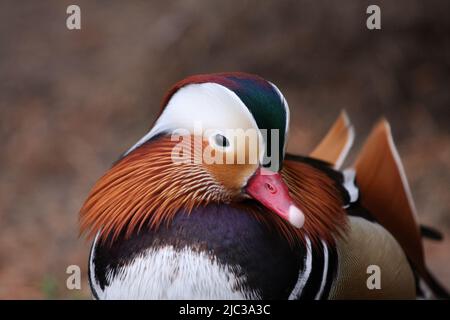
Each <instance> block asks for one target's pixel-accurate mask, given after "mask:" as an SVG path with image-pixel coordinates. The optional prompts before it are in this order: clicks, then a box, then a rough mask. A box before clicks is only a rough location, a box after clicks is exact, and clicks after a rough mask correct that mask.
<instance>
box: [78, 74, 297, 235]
mask: <svg viewBox="0 0 450 320" xmlns="http://www.w3.org/2000/svg"><path fill="white" fill-rule="evenodd" d="M288 130H289V108H288V104H287V103H286V100H285V99H284V97H283V95H282V94H281V92H280V91H279V90H278V89H277V87H276V86H275V85H273V84H272V83H270V82H268V81H266V80H264V79H262V78H260V77H258V76H254V75H249V74H244V73H221V74H212V75H197V76H193V77H189V78H187V79H185V80H182V81H180V82H179V83H177V84H176V85H175V86H174V87H172V89H171V90H170V91H169V92H168V93H167V94H166V96H165V98H164V99H163V102H162V111H161V114H160V115H159V117H158V119H157V121H156V122H155V123H154V125H153V127H152V128H151V130H150V131H149V132H148V133H147V134H146V135H145V136H144V137H143V138H142V139H140V140H139V141H138V142H137V143H136V144H135V145H134V146H132V147H131V148H130V149H129V150H128V151H127V152H126V153H125V154H124V155H123V156H122V157H121V159H119V161H117V162H116V164H115V165H114V166H113V167H112V168H111V169H110V170H109V171H108V172H107V173H106V174H105V175H104V176H103V177H102V178H101V179H100V180H99V181H98V182H97V184H96V185H95V186H94V188H93V190H92V191H91V194H90V196H89V198H88V200H87V201H86V203H85V204H84V206H83V208H82V209H81V226H82V230H86V229H90V230H91V232H92V233H97V232H99V231H101V233H102V234H105V235H107V234H111V233H112V234H114V235H115V236H117V235H118V234H119V233H120V232H122V231H123V230H124V229H127V230H128V232H131V231H132V230H133V229H134V228H136V227H137V228H141V227H142V226H144V225H145V224H146V223H149V224H151V225H158V224H160V223H161V222H163V221H166V222H169V221H170V219H171V218H172V217H173V215H174V214H175V213H176V212H177V211H178V210H180V209H182V208H183V209H187V210H188V211H189V210H191V209H192V208H194V207H196V206H199V205H206V204H208V203H212V202H215V203H227V204H239V203H240V202H243V201H248V199H254V200H256V202H258V205H259V206H262V207H265V208H266V209H268V210H266V211H268V212H270V214H274V215H277V216H279V217H281V218H282V219H284V221H285V222H287V223H289V224H290V225H292V226H294V227H295V228H301V227H302V226H303V224H304V220H305V216H304V214H303V212H302V210H301V209H300V208H299V206H298V204H296V203H294V201H293V199H292V198H291V196H290V194H289V190H288V187H287V186H286V184H285V182H284V181H283V179H282V177H281V175H280V170H281V168H282V163H283V158H284V154H285V149H286V140H287V134H288Z"/></svg>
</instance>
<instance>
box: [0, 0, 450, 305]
mask: <svg viewBox="0 0 450 320" xmlns="http://www.w3.org/2000/svg"><path fill="white" fill-rule="evenodd" d="M73 3H76V4H78V5H79V6H80V7H81V11H82V30H81V31H69V30H67V28H66V22H65V21H66V18H67V15H66V8H67V6H68V5H69V4H73ZM369 4H378V5H379V6H380V7H381V13H382V30H379V31H369V30H368V29H367V28H366V18H367V14H366V13H365V11H366V8H367V6H368V5H369ZM449 6H450V2H449V1H446V0H443V1H436V0H433V1H432V0H427V1H418V0H402V1H400V0H397V1H370V2H366V1H358V0H355V1H313V0H311V1H299V0H295V1H247V0H239V1H214V0H204V1H200V0H182V1H181V0H180V1H127V2H125V1H84V0H77V1H70V2H67V1H46V2H43V1H25V0H24V1H4V0H2V1H1V2H0V138H1V152H0V298H24V299H25V298H38V299H40V298H89V297H90V294H89V288H88V285H87V275H86V270H87V257H88V250H89V243H88V242H86V241H85V240H84V239H82V238H79V237H78V225H77V223H78V216H77V215H78V210H79V209H80V207H81V205H82V202H83V200H84V199H85V197H86V195H87V193H88V191H89V189H90V188H91V187H92V185H93V183H94V182H95V181H96V179H97V178H99V177H100V176H101V175H102V173H103V172H104V171H105V170H107V169H108V168H109V166H110V165H111V163H112V162H113V161H114V160H115V159H116V158H117V157H118V155H119V154H120V153H121V152H123V151H125V150H126V149H127V148H128V147H129V146H131V145H132V144H133V143H134V142H135V141H137V140H138V139H139V138H140V137H141V136H142V135H143V134H144V133H145V132H146V131H147V130H148V129H149V127H150V125H151V124H152V122H153V121H154V119H155V117H156V115H157V113H158V110H159V103H160V100H161V98H162V96H163V94H164V92H165V91H166V90H167V89H168V87H169V86H170V85H171V84H173V83H174V82H176V81H177V80H179V79H181V78H183V77H185V76H188V75H191V74H196V73H209V72H219V71H238V70H239V71H246V72H251V73H256V74H259V75H261V76H263V77H265V78H266V79H269V80H271V81H272V82H274V83H276V84H277V86H278V87H279V88H280V89H281V90H282V91H283V93H284V95H285V96H286V98H287V100H288V102H289V105H290V107H291V114H292V126H291V138H290V142H289V150H290V151H292V152H297V153H308V152H309V151H311V150H312V148H313V147H314V145H315V144H316V143H317V142H318V141H319V140H320V138H321V137H322V136H323V134H324V133H325V132H326V130H327V128H328V127H329V126H330V125H331V123H332V122H333V121H334V119H335V118H336V117H337V115H338V113H339V111H340V110H341V109H344V108H345V109H346V110H347V112H348V113H349V115H350V117H351V119H352V121H353V123H354V125H355V129H356V132H357V137H356V142H355V145H354V148H353V151H352V153H351V154H350V158H349V161H348V162H347V163H348V164H351V160H352V159H353V158H354V156H355V154H356V152H357V150H358V148H359V147H360V146H361V143H362V142H363V141H364V139H365V137H366V135H367V134H368V132H369V130H370V128H371V126H372V125H373V124H374V122H375V121H376V120H377V119H378V118H380V117H381V116H386V117H387V118H388V119H389V121H390V122H391V124H392V128H393V134H394V138H395V140H396V143H397V145H398V148H399V152H400V155H401V157H402V158H403V161H404V165H405V169H406V172H407V174H408V177H409V180H410V183H411V187H412V192H413V195H414V198H415V200H416V204H417V207H418V212H419V216H420V221H421V222H423V223H425V224H429V225H432V226H437V227H439V228H440V230H441V231H443V232H444V233H445V234H446V235H447V238H446V240H445V241H444V242H441V243H430V242H426V245H425V246H426V256H427V259H428V262H429V265H430V267H431V269H432V270H433V272H434V273H435V274H436V275H437V277H438V278H439V279H440V280H441V281H443V283H444V284H445V285H446V286H447V288H450V268H449V263H450V201H449V200H450V188H449V187H450V130H449V120H450V90H449V88H450V74H449V69H450V43H449V34H450V19H448V13H449V12H450V10H449V9H450V8H449ZM72 264H77V265H80V266H81V268H82V271H83V283H82V290H81V291H77V290H75V291H69V290H67V289H66V277H67V275H66V273H65V271H66V267H67V266H68V265H72Z"/></svg>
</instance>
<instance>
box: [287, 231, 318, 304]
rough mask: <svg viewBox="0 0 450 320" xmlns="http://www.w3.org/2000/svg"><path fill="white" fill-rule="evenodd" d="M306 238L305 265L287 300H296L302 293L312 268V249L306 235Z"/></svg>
mask: <svg viewBox="0 0 450 320" xmlns="http://www.w3.org/2000/svg"><path fill="white" fill-rule="evenodd" d="M305 239H306V258H305V261H304V262H305V266H304V268H303V270H302V271H301V272H300V273H299V275H298V279H297V283H296V284H295V287H294V289H293V290H292V292H291V294H290V295H289V298H288V299H289V300H297V299H298V298H299V297H300V295H301V294H302V291H303V288H304V287H305V285H306V282H308V279H309V275H310V274H311V269H312V252H311V251H312V250H311V241H310V240H309V238H308V237H305Z"/></svg>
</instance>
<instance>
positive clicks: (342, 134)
mask: <svg viewBox="0 0 450 320" xmlns="http://www.w3.org/2000/svg"><path fill="white" fill-rule="evenodd" d="M354 137H355V133H354V130H353V126H352V124H351V123H350V119H349V118H348V115H347V113H346V112H345V111H344V110H343V111H342V112H341V114H340V115H339V117H338V118H337V120H336V121H335V122H334V124H333V126H332V127H331V128H330V129H329V130H328V133H327V135H326V136H325V137H324V138H323V139H322V141H321V142H320V143H319V145H318V146H317V147H316V148H315V149H314V150H313V151H312V152H311V154H310V156H311V157H312V158H316V159H320V160H323V161H325V162H328V163H331V164H332V165H333V166H334V168H336V169H339V168H340V167H341V165H342V163H343V162H344V160H345V158H346V157H347V154H348V152H349V151H350V148H351V146H352V144H353V140H354Z"/></svg>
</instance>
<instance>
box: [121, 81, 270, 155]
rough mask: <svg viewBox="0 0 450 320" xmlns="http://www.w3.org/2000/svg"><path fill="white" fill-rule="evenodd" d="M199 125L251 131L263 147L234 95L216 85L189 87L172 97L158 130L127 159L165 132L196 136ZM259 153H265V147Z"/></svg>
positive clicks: (251, 116)
mask: <svg viewBox="0 0 450 320" xmlns="http://www.w3.org/2000/svg"><path fill="white" fill-rule="evenodd" d="M199 123H200V125H201V127H202V130H219V131H221V132H226V131H227V130H230V129H244V130H248V129H252V130H255V131H256V132H257V135H258V137H259V139H258V141H259V142H261V143H263V139H262V136H261V132H260V130H259V128H258V125H257V124H256V121H255V119H254V118H253V115H252V114H251V113H250V111H249V110H248V108H247V107H246V106H245V104H244V103H243V102H242V101H241V99H240V98H239V97H238V96H237V95H236V94H235V93H234V92H233V91H231V90H230V89H228V88H226V87H224V86H222V85H219V84H216V83H201V84H189V85H186V86H184V87H182V88H181V89H179V90H178V91H177V92H176V93H175V94H174V95H173V96H172V98H171V99H170V101H169V102H168V104H167V106H166V108H165V110H164V111H163V113H162V114H161V116H160V117H159V119H158V120H157V122H156V124H155V126H154V127H153V128H152V129H151V130H150V132H148V133H147V134H146V135H145V136H144V137H143V138H141V139H140V140H139V141H138V142H137V143H136V144H135V145H134V146H133V147H131V148H130V149H129V150H128V151H127V152H126V153H125V155H127V154H128V153H130V152H131V151H133V150H134V149H136V148H137V147H139V146H140V145H142V144H143V143H145V142H146V141H148V140H150V139H151V138H152V137H154V136H156V135H158V134H159V133H161V132H163V131H166V132H172V131H174V130H176V129H180V128H182V129H186V130H188V131H189V132H191V133H195V132H194V131H195V128H196V125H197V124H199ZM223 135H224V136H226V137H227V138H229V139H228V141H229V142H230V147H231V146H233V143H234V141H233V139H230V137H229V136H228V135H226V134H223ZM207 136H209V135H207ZM260 150H261V153H262V151H263V150H264V146H263V145H261V146H260ZM260 158H261V159H262V155H260Z"/></svg>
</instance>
